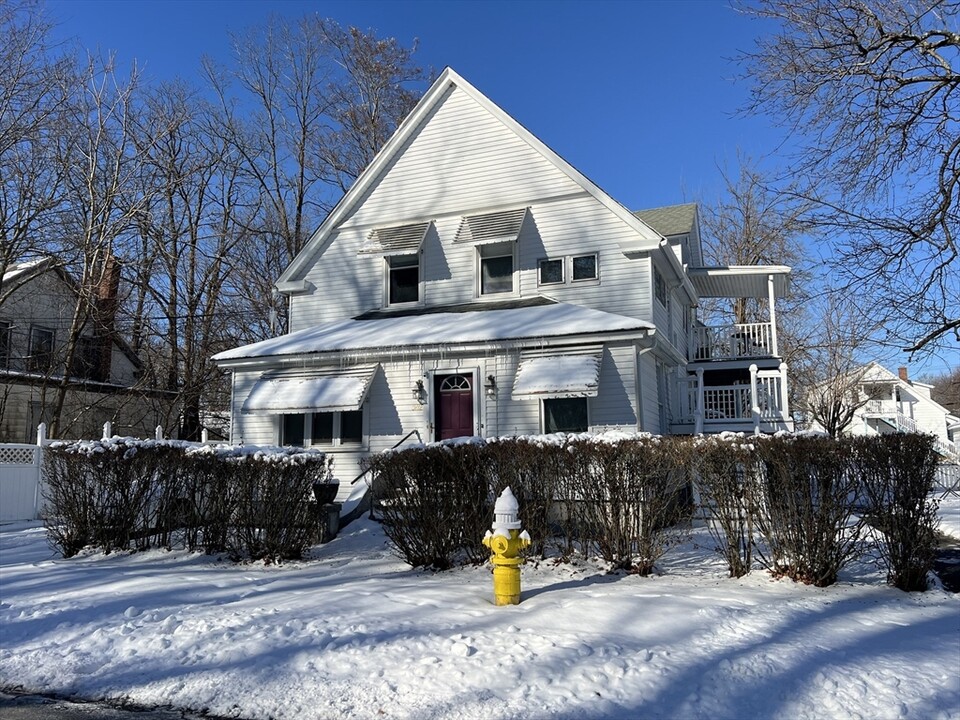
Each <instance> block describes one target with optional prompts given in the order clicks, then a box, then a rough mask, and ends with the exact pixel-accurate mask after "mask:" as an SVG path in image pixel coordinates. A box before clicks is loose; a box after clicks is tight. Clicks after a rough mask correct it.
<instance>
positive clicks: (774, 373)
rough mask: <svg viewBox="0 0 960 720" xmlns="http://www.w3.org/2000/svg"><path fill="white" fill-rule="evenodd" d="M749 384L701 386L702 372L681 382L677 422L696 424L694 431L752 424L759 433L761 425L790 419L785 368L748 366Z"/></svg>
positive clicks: (783, 366) (782, 366) (781, 366)
mask: <svg viewBox="0 0 960 720" xmlns="http://www.w3.org/2000/svg"><path fill="white" fill-rule="evenodd" d="M750 372H751V379H750V382H745V383H741V384H734V385H703V386H702V387H701V384H702V383H703V374H702V371H698V373H697V375H696V376H691V377H687V378H683V379H681V380H680V381H679V382H680V388H679V389H680V393H679V394H680V411H679V413H678V415H679V417H678V418H677V420H678V422H680V423H689V424H693V425H695V427H696V428H697V430H696V431H697V432H702V431H703V429H704V428H707V427H709V428H711V429H719V428H720V427H721V426H723V425H733V424H742V423H753V425H754V430H755V431H759V429H760V425H761V423H771V422H774V423H777V422H786V421H787V420H788V419H789V407H788V403H787V374H786V366H785V365H783V364H781V365H780V369H779V370H758V369H757V367H756V365H751V366H750Z"/></svg>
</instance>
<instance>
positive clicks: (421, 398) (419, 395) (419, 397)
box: [413, 380, 427, 405]
mask: <svg viewBox="0 0 960 720" xmlns="http://www.w3.org/2000/svg"><path fill="white" fill-rule="evenodd" d="M413 399H414V400H416V401H417V402H418V403H420V404H421V405H423V403H424V402H425V401H426V399H427V392H426V390H424V389H423V380H417V382H416V384H415V385H414V386H413Z"/></svg>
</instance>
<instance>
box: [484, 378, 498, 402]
mask: <svg viewBox="0 0 960 720" xmlns="http://www.w3.org/2000/svg"><path fill="white" fill-rule="evenodd" d="M483 389H484V391H485V392H486V394H487V397H488V398H492V397H496V396H497V379H496V378H495V377H494V376H493V375H487V382H486V383H484V385H483Z"/></svg>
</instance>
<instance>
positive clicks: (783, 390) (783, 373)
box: [780, 362, 790, 420]
mask: <svg viewBox="0 0 960 720" xmlns="http://www.w3.org/2000/svg"><path fill="white" fill-rule="evenodd" d="M780 402H781V404H782V413H783V419H784V420H788V419H789V418H790V398H789V396H788V395H787V364H786V363H783V362H782V363H780Z"/></svg>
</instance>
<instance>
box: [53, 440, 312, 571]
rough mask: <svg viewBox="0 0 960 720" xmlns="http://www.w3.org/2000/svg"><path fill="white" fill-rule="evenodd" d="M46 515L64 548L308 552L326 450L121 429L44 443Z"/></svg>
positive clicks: (271, 557) (265, 555)
mask: <svg viewBox="0 0 960 720" xmlns="http://www.w3.org/2000/svg"><path fill="white" fill-rule="evenodd" d="M44 471H45V476H46V491H45V500H46V518H47V520H46V525H47V533H48V537H49V538H50V541H51V542H52V544H53V545H54V546H55V547H56V548H57V549H59V550H60V551H61V552H62V553H63V555H64V556H65V557H69V556H72V555H74V554H76V553H77V552H79V551H80V550H81V549H82V548H84V547H88V546H92V547H94V548H96V549H99V550H102V551H104V552H111V551H113V550H127V549H137V550H145V549H148V548H155V547H166V548H171V547H182V548H185V549H187V550H193V551H200V550H202V551H205V552H208V553H219V552H223V553H227V554H229V555H230V556H231V557H232V558H234V559H240V558H251V559H263V560H267V561H280V560H285V559H294V558H299V557H301V555H302V553H303V551H304V549H305V548H306V547H307V546H308V545H310V544H311V542H312V541H313V540H314V538H315V535H316V531H317V516H316V511H315V505H314V503H313V502H310V501H309V499H310V493H311V489H312V486H313V484H314V483H318V482H327V481H328V480H329V478H330V467H329V462H328V459H327V458H326V456H325V455H324V454H323V453H320V452H313V451H302V450H293V449H290V448H272V447H271V448H263V447H250V446H245V447H244V446H242V447H233V446H229V445H195V444H192V443H185V442H180V441H176V440H136V439H133V438H113V439H110V440H102V441H82V442H57V443H53V444H51V445H50V446H48V447H47V448H46V451H45V453H44Z"/></svg>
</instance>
